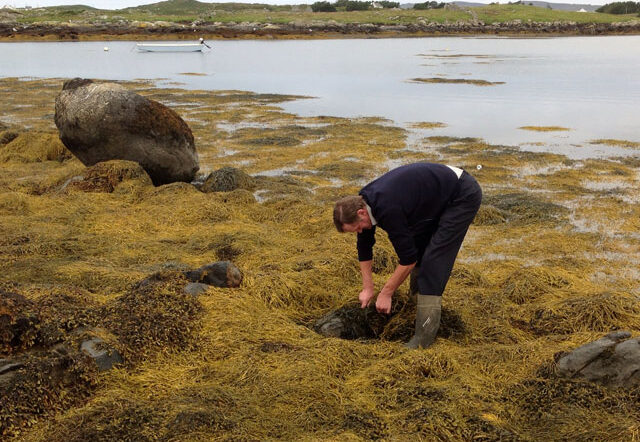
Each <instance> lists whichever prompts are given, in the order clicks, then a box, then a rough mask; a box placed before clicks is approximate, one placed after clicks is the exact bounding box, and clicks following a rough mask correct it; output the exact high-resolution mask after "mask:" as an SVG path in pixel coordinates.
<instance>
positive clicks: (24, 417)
mask: <svg viewBox="0 0 640 442" xmlns="http://www.w3.org/2000/svg"><path fill="white" fill-rule="evenodd" d="M5 361H6V360H5ZM0 366H1V367H0V398H2V407H0V435H3V436H10V435H15V434H17V433H18V432H19V430H18V428H20V427H21V426H26V425H30V424H33V422H34V418H35V417H36V416H41V415H47V414H52V413H55V412H56V411H58V410H60V409H63V408H66V407H69V406H71V405H72V404H73V403H76V402H77V400H78V399H80V398H83V397H86V396H87V395H88V394H89V393H90V392H91V391H92V390H93V388H94V387H95V385H96V377H95V374H96V369H95V366H94V365H93V364H92V363H91V362H90V359H89V358H88V357H87V356H86V355H85V354H84V353H82V352H80V351H77V350H73V349H72V348H71V347H69V346H67V345H62V344H60V345H58V346H56V347H54V348H51V349H48V350H46V351H33V352H32V351H29V352H27V353H25V354H23V355H21V356H20V357H18V358H16V359H14V360H11V361H6V362H5V363H0Z"/></svg>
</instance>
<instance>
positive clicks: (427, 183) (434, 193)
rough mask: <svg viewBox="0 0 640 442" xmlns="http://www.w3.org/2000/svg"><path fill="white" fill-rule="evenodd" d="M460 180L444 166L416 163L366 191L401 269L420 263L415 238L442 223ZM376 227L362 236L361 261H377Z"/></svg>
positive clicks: (367, 201) (359, 252) (375, 181)
mask: <svg viewBox="0 0 640 442" xmlns="http://www.w3.org/2000/svg"><path fill="white" fill-rule="evenodd" d="M457 183H458V176H457V175H456V173H455V172H454V171H453V170H451V169H450V168H449V167H447V166H445V165H444V164H434V163H415V164H409V165H406V166H401V167H398V168H397V169H393V170H392V171H390V172H387V173H386V174H384V175H382V176H381V177H380V178H377V179H376V180H374V181H372V182H371V183H369V184H367V185H366V186H365V187H363V188H362V190H361V191H360V195H362V197H363V198H364V200H365V201H366V203H367V204H368V205H369V207H371V214H372V215H373V217H374V218H375V219H376V221H377V223H378V224H377V225H378V226H380V228H382V229H384V230H385V231H386V232H387V235H389V240H390V241H391V244H393V247H394V249H395V251H396V254H397V255H398V258H399V260H400V264H401V265H409V264H413V263H415V262H416V261H417V260H418V249H417V247H416V244H415V240H414V236H416V235H417V234H420V233H422V232H424V231H425V230H426V229H428V228H430V227H431V228H433V225H434V224H436V223H437V222H438V218H440V215H441V214H442V212H443V211H444V209H445V207H446V205H447V202H448V201H449V200H450V198H451V196H452V195H453V192H454V191H455V190H456V188H457V186H456V185H457ZM375 232H376V226H373V227H372V228H371V229H365V230H363V231H362V233H359V234H358V241H357V244H358V259H359V260H360V261H369V260H371V259H372V258H373V245H374V244H375V242H376V239H375Z"/></svg>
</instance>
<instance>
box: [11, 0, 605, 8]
mask: <svg viewBox="0 0 640 442" xmlns="http://www.w3.org/2000/svg"><path fill="white" fill-rule="evenodd" d="M200 1H202V0H200ZM229 1H234V2H236V3H267V4H271V5H297V4H311V3H313V2H314V1H316V0H229ZM331 1H333V0H331ZM396 1H399V2H400V3H420V2H422V1H424V0H396ZM467 1H473V2H476V3H491V2H492V1H495V0H467ZM514 1H515V0H514ZM613 1H615V0H552V1H551V3H573V4H576V3H579V4H591V5H604V4H606V3H611V2H613ZM150 3H157V0H151V1H148V0H147V1H145V0H142V1H140V0H84V1H83V0H33V1H24V0H0V5H2V6H13V7H15V8H23V7H25V6H33V7H39V6H59V5H78V4H82V5H87V6H93V7H94V8H100V9H122V8H128V7H129V6H138V5H145V4H150ZM203 3H214V2H205V1H203ZM215 3H223V1H218V2H215ZM500 3H508V0H500Z"/></svg>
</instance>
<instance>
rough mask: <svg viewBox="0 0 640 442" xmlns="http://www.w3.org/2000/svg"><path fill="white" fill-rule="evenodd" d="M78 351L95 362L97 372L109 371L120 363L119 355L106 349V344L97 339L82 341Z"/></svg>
mask: <svg viewBox="0 0 640 442" xmlns="http://www.w3.org/2000/svg"><path fill="white" fill-rule="evenodd" d="M80 350H82V351H83V352H84V353H86V354H87V355H89V357H91V358H92V359H93V360H94V361H95V363H96V365H97V366H98V371H106V370H111V369H112V368H113V366H114V365H116V364H121V363H122V356H120V353H118V352H117V351H116V350H115V349H113V348H110V347H108V346H107V345H106V343H105V342H104V341H103V340H102V339H100V338H98V337H93V338H91V339H88V340H85V341H82V344H80Z"/></svg>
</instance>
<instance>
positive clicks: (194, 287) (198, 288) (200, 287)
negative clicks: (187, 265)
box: [184, 282, 210, 296]
mask: <svg viewBox="0 0 640 442" xmlns="http://www.w3.org/2000/svg"><path fill="white" fill-rule="evenodd" d="M209 287H210V286H209V284H203V283H201V282H190V283H189V284H187V285H185V286H184V292H185V293H186V294H188V295H191V296H198V295H201V294H203V293H205V292H206V291H207V290H209Z"/></svg>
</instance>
